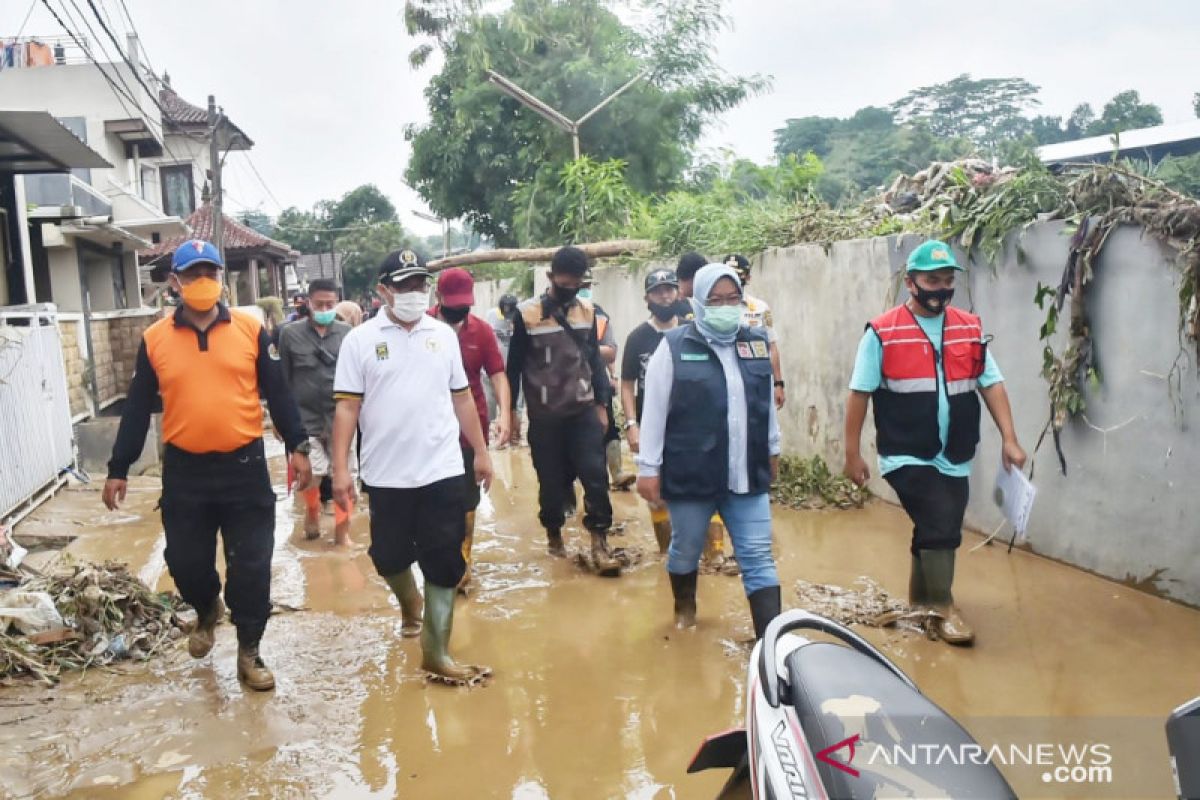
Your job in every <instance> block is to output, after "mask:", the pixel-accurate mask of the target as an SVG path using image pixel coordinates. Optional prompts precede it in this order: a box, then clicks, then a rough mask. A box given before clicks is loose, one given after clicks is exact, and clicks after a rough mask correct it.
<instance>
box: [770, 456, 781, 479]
mask: <svg viewBox="0 0 1200 800" xmlns="http://www.w3.org/2000/svg"><path fill="white" fill-rule="evenodd" d="M777 480H779V456H771V483H774V482H775V481H777Z"/></svg>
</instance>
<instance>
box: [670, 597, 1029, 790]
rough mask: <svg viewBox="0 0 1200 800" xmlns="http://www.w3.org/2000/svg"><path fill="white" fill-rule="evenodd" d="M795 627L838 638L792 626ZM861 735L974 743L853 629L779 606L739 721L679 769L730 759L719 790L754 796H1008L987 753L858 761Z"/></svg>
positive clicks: (753, 660) (760, 646)
mask: <svg viewBox="0 0 1200 800" xmlns="http://www.w3.org/2000/svg"><path fill="white" fill-rule="evenodd" d="M803 630H808V631H816V632H821V633H825V634H829V635H831V636H832V637H834V638H835V639H837V640H838V641H837V642H830V641H821V640H811V639H808V638H805V637H803V636H800V635H796V633H794V632H796V631H803ZM866 742H873V743H879V742H895V743H903V744H905V745H906V746H912V745H921V744H936V745H937V746H939V747H941V746H943V745H950V746H951V747H957V746H958V745H966V744H972V745H973V744H975V740H974V739H972V738H971V735H970V734H969V733H967V731H966V730H965V729H964V728H963V727H962V726H961V725H959V724H958V723H957V722H956V721H955V720H954V719H953V718H952V717H951V716H950V715H949V714H947V713H946V712H945V711H943V710H942V709H940V708H938V706H937V705H936V704H934V703H933V701H931V700H930V699H929V698H927V697H925V695H923V694H921V691H920V690H919V689H918V688H917V687H916V685H915V684H914V683H913V682H912V681H911V680H910V679H909V678H908V676H907V675H905V674H904V673H903V672H902V671H901V670H900V668H899V667H897V666H896V665H895V664H893V663H892V662H891V661H890V660H888V658H887V657H886V656H885V655H883V653H881V652H879V650H877V649H876V648H875V647H873V646H872V645H871V644H870V643H869V642H867V641H866V640H865V639H863V638H862V637H861V636H859V635H857V634H856V633H854V632H853V631H850V630H849V629H847V628H846V627H845V626H843V625H839V624H838V623H836V622H834V621H832V620H829V619H826V618H825V617H821V616H818V615H816V614H810V613H808V612H806V611H800V610H793V611H787V612H784V613H783V614H781V615H780V616H778V617H776V618H775V619H774V620H773V621H772V622H771V624H770V625H769V626H767V630H766V632H765V633H764V634H763V637H762V639H761V640H760V641H759V642H758V643H757V644H756V645H755V646H754V652H753V653H752V655H751V657H750V666H749V670H748V673H747V676H746V727H745V728H744V729H740V728H739V729H735V730H731V731H726V732H724V733H721V734H718V735H716V736H711V737H709V738H708V739H706V740H705V741H704V743H703V744H702V745H701V746H700V749H699V750H698V751H697V752H696V755H695V756H694V757H693V759H692V762H691V764H690V765H689V767H688V772H689V773H691V772H699V771H701V770H706V769H720V768H728V769H732V770H733V774H732V775H731V776H730V778H729V780H728V781H727V782H726V784H725V786H724V788H723V789H722V790H721V794H720V795H719V797H722V798H729V797H738V796H745V791H746V788H747V784H748V785H749V793H750V796H751V797H753V798H755V800H759V799H760V798H761V799H763V800H765V799H766V798H772V800H783V798H839V800H840V799H841V798H874V797H878V796H881V795H891V796H901V797H903V796H911V797H980V798H982V797H987V798H1004V797H1016V794H1015V793H1014V792H1013V790H1012V788H1011V787H1010V786H1009V785H1008V783H1007V781H1005V779H1004V776H1003V775H1001V774H1000V771H999V770H998V769H997V768H996V767H995V766H994V765H992V764H990V763H985V764H974V763H969V764H937V765H926V764H909V763H903V764H896V763H881V764H876V763H872V764H866V763H863V762H864V759H863V758H862V755H863V752H864V748H863V747H862V745H863V744H865V743H866ZM914 760H916V759H914ZM899 761H902V759H900V760H899Z"/></svg>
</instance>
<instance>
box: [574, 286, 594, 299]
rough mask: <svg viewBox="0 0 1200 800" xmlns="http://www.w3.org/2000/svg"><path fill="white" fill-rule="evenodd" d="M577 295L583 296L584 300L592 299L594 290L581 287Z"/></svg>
mask: <svg viewBox="0 0 1200 800" xmlns="http://www.w3.org/2000/svg"><path fill="white" fill-rule="evenodd" d="M577 297H582V298H583V299H584V300H591V299H592V290H591V289H587V288H584V289H580V290H579V294H578V295H577Z"/></svg>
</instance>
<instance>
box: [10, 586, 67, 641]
mask: <svg viewBox="0 0 1200 800" xmlns="http://www.w3.org/2000/svg"><path fill="white" fill-rule="evenodd" d="M10 625H14V626H16V628H17V630H18V631H20V632H21V633H23V634H25V635H26V636H28V635H30V634H33V633H43V632H45V631H49V630H54V629H55V628H61V627H63V626H64V623H63V618H62V615H60V614H59V613H58V609H57V608H55V607H54V600H53V599H52V598H51V597H50V595H48V594H46V593H45V592H24V591H20V590H18V589H14V590H11V591H7V592H3V593H0V631H4V630H8V627H9V626H10Z"/></svg>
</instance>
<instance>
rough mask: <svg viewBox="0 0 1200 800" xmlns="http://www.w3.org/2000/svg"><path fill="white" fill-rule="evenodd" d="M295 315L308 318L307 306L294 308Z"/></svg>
mask: <svg viewBox="0 0 1200 800" xmlns="http://www.w3.org/2000/svg"><path fill="white" fill-rule="evenodd" d="M296 313H297V314H299V315H300V316H302V317H307V316H308V306H296Z"/></svg>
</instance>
